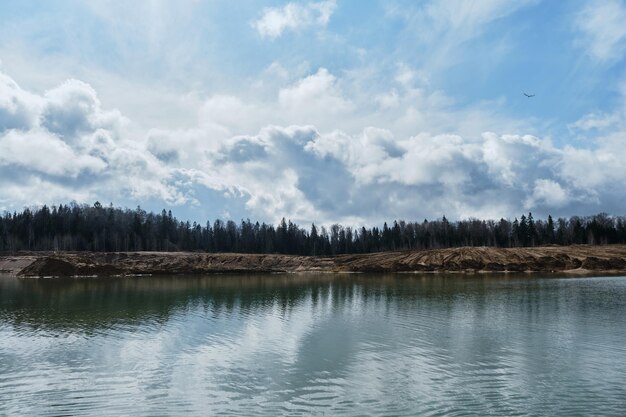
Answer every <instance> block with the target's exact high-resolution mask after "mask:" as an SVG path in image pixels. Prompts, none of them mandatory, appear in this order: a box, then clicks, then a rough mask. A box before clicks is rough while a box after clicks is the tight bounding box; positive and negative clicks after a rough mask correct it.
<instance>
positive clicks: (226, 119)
mask: <svg viewBox="0 0 626 417" xmlns="http://www.w3.org/2000/svg"><path fill="white" fill-rule="evenodd" d="M0 92H1V93H2V94H0V209H12V208H19V207H22V206H24V205H30V204H44V203H45V204H52V203H60V202H67V201H68V200H72V199H73V200H76V201H78V202H87V203H93V202H94V201H95V200H100V201H105V202H108V201H113V202H116V203H117V202H120V201H124V202H128V201H132V202H138V203H141V202H143V201H155V202H157V204H161V203H162V204H165V205H183V204H191V205H202V204H208V203H210V201H209V197H206V195H207V193H210V195H220V196H223V197H224V198H235V199H236V200H237V201H241V204H242V205H243V210H244V211H245V213H247V214H248V215H249V216H250V217H252V218H258V219H261V220H267V221H276V220H278V219H280V218H281V217H283V216H284V217H287V218H291V219H293V220H296V221H301V222H309V221H316V222H324V223H329V222H336V221H337V222H343V223H350V224H363V223H378V222H380V221H382V220H383V219H392V218H405V219H422V218H424V217H428V218H434V217H440V216H442V215H446V216H448V217H449V218H465V217H473V216H475V217H481V218H499V217H501V216H514V215H519V214H520V213H521V212H523V211H529V210H532V211H533V212H534V213H537V214H538V215H545V214H547V213H552V214H553V215H558V214H574V213H577V214H585V213H594V212H598V211H609V212H615V213H618V212H619V213H621V210H622V203H623V201H625V199H626V190H625V189H624V188H623V186H622V184H624V182H626V165H625V164H624V163H623V160H622V159H623V158H621V156H623V155H626V129H622V128H621V127H620V128H619V129H612V131H611V133H610V134H609V133H601V134H599V135H598V136H596V137H595V139H594V141H593V142H591V143H589V144H588V146H586V147H574V146H572V145H567V146H564V147H558V146H555V145H554V144H553V143H552V141H551V140H550V139H549V138H540V137H536V136H532V135H528V134H523V133H515V132H507V131H500V132H496V131H492V130H482V131H481V128H484V127H485V126H481V125H476V124H475V122H474V123H470V122H469V121H473V120H484V119H486V118H488V117H489V114H488V113H487V110H485V109H484V108H483V107H481V106H478V107H471V108H465V109H462V110H456V112H454V111H452V110H451V109H450V108H449V107H448V104H447V103H448V99H447V98H446V97H445V96H443V95H441V94H434V93H433V94H430V95H429V94H426V93H425V92H424V91H423V90H419V89H414V88H411V87H410V86H402V85H401V84H399V85H398V86H395V87H393V89H392V90H391V91H389V92H388V93H387V94H388V95H393V97H395V98H394V100H387V101H382V102H379V101H377V100H376V99H375V97H366V98H364V97H361V96H355V95H350V94H347V93H346V92H345V91H344V89H343V88H342V84H341V82H340V81H339V80H338V79H337V77H335V76H334V75H333V74H331V73H330V72H329V71H328V70H327V69H324V68H320V69H319V70H317V71H315V72H313V73H310V74H308V75H306V76H304V77H302V78H300V79H297V80H295V81H293V82H290V83H288V84H287V85H284V86H281V87H280V88H278V89H277V91H276V92H275V94H274V95H273V98H271V99H268V100H265V101H254V100H247V99H245V98H243V97H237V96H227V95H226V96H225V95H216V96H210V97H207V98H206V99H205V100H204V102H203V104H202V105H201V106H200V107H199V108H198V109H197V114H198V122H197V125H196V126H192V127H189V128H186V129H175V130H171V129H159V128H153V129H149V130H147V131H141V130H139V129H133V125H134V122H133V121H132V120H129V119H128V118H126V117H124V115H122V114H121V113H120V112H119V111H117V110H114V109H104V108H103V106H102V104H101V102H100V100H99V99H98V94H97V92H96V91H95V90H94V89H93V88H92V87H91V86H89V85H88V84H86V83H84V82H81V81H77V80H69V81H66V82H64V83H62V84H60V85H59V86H58V87H56V88H53V89H51V90H49V91H47V92H45V93H44V94H36V93H33V92H29V91H25V90H24V89H22V88H20V86H19V85H18V84H17V83H16V82H15V81H14V80H13V79H12V78H11V77H9V76H8V75H6V74H0ZM368 103H369V104H368ZM372 106H373V107H372ZM593 117H594V116H593V115H589V116H586V118H583V119H581V121H580V122H579V123H578V124H575V125H576V126H574V127H573V129H582V128H583V127H584V126H586V125H588V124H589V121H590V120H592V118H593ZM615 117H617V116H615ZM268 120H271V123H269V124H268ZM507 123H508V122H507V121H506V120H504V121H502V120H501V123H500V124H498V120H494V123H493V124H492V125H491V126H502V128H503V129H504V126H507ZM436 126H444V127H445V129H448V130H449V132H453V133H446V132H438V131H436V130H435V127H436ZM508 126H510V127H511V128H512V129H515V128H516V125H515V124H508ZM594 126H595V125H594ZM600 126H604V125H602V124H600ZM475 132H479V133H475ZM219 212H220V211H219V207H217V208H216V213H219Z"/></svg>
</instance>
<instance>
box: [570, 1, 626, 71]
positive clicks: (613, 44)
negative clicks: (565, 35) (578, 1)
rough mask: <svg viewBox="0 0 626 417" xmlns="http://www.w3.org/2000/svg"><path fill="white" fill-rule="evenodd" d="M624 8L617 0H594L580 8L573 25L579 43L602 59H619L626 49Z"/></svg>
mask: <svg viewBox="0 0 626 417" xmlns="http://www.w3.org/2000/svg"><path fill="white" fill-rule="evenodd" d="M624 22H626V7H625V6H624V4H623V2H621V1H619V0H599V1H598V0H593V1H590V2H588V3H587V6H586V7H585V8H584V9H583V10H582V11H581V13H580V14H579V15H578V18H577V20H576V27H577V28H578V30H579V31H580V32H581V35H582V37H581V39H580V40H579V41H580V43H582V45H583V46H584V47H585V48H586V50H587V52H588V54H589V55H591V56H592V57H594V58H596V59H597V60H599V61H601V62H611V61H616V60H620V59H622V58H623V56H624V52H625V51H626V25H624Z"/></svg>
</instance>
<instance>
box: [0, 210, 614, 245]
mask: <svg viewBox="0 0 626 417" xmlns="http://www.w3.org/2000/svg"><path fill="white" fill-rule="evenodd" d="M615 243H626V218H625V217H616V216H609V215H607V214H605V213H601V214H597V215H594V216H587V217H578V216H573V217H570V218H558V219H556V220H554V219H553V218H552V216H548V218H547V219H545V220H543V219H538V220H536V219H534V218H533V215H532V213H528V214H524V215H522V216H520V218H519V219H518V218H515V219H514V220H513V221H511V220H509V219H500V220H498V221H495V220H479V219H467V220H460V221H454V222H450V221H448V220H447V219H446V217H445V216H444V217H442V218H440V219H437V220H432V221H428V220H424V221H422V222H405V221H403V220H398V221H393V222H391V223H389V224H387V223H385V224H384V225H383V226H382V227H371V228H366V227H361V228H352V227H344V226H341V225H339V224H334V225H332V226H330V227H324V226H316V225H315V224H312V225H311V226H310V228H303V227H300V226H298V225H296V224H295V223H292V222H291V221H287V220H285V219H283V220H282V221H281V222H280V223H279V224H278V225H272V224H266V223H259V222H254V223H253V222H251V221H250V220H242V221H241V222H239V223H236V222H234V221H232V220H228V221H223V220H219V219H218V220H215V221H214V222H213V223H211V222H209V221H207V222H206V224H204V225H202V224H198V223H196V222H193V223H190V222H189V221H186V222H183V221H180V220H178V219H177V218H176V217H174V216H172V212H171V211H165V210H163V211H161V213H151V212H146V211H145V210H142V209H141V208H140V207H137V209H135V210H130V209H122V208H119V207H113V206H112V205H110V206H108V207H104V206H102V205H101V204H100V203H98V202H96V203H95V204H94V205H93V206H89V205H78V204H75V203H73V204H67V205H63V204H61V205H59V206H52V207H48V206H43V207H39V208H36V209H30V208H25V209H24V210H22V211H21V212H13V213H10V212H5V213H4V214H3V215H2V216H1V217H0V251H3V252H14V251H23V250H29V251H101V252H119V251H166V252H172V251H202V252H241V253H282V254H294V255H296V254H297V255H336V254H350V253H370V252H381V251H394V250H407V249H432V248H449V247H460V246H496V247H525V246H541V245H550V244H556V245H571V244H591V245H606V244H615Z"/></svg>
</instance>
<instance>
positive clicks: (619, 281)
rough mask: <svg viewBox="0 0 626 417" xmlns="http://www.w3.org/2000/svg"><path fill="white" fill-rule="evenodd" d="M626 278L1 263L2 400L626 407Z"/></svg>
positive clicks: (231, 411) (149, 406) (153, 406)
mask: <svg viewBox="0 0 626 417" xmlns="http://www.w3.org/2000/svg"><path fill="white" fill-rule="evenodd" d="M625 319H626V277H596V278H554V277H551V278H550V277H548V278H542V277H534V276H522V277H511V276H495V277H493V276H475V277H463V276H441V275H427V276H419V275H385V276H376V275H372V276H369V275H317V276H316V275H303V276H300V275H263V276H259V275H249V276H211V277H177V278H173V277H172V278H169V277H168V278H154V277H146V278H126V279H121V278H120V279H67V280H35V279H32V280H18V279H14V278H8V277H0V415H97V416H101V415H146V416H148V415H149V416H156V415H179V414H185V415H237V416H257V415H267V416H276V415H327V416H336V415H567V416H573V415H616V416H617V415H624V414H625V413H626V323H625Z"/></svg>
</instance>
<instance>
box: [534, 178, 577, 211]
mask: <svg viewBox="0 0 626 417" xmlns="http://www.w3.org/2000/svg"><path fill="white" fill-rule="evenodd" d="M569 201H570V196H569V194H568V192H567V190H565V189H564V188H563V187H561V184H559V183H558V182H556V181H553V180H547V179H538V180H536V181H535V187H534V188H533V192H532V195H531V196H530V197H529V198H528V200H527V201H526V204H525V208H527V209H532V208H533V207H535V206H536V205H537V204H539V203H544V204H546V205H548V206H550V207H554V208H559V207H562V206H563V205H565V204H566V203H568V202H569Z"/></svg>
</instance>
